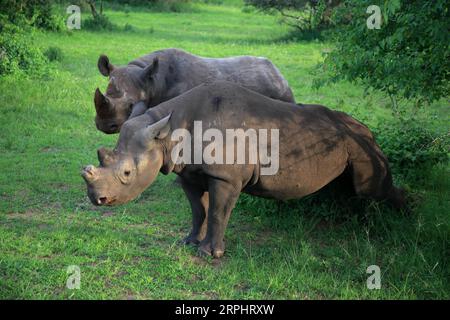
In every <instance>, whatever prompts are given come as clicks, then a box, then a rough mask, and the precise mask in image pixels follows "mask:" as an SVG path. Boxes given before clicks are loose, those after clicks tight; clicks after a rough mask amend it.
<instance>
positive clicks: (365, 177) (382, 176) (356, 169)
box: [350, 142, 408, 211]
mask: <svg viewBox="0 0 450 320" xmlns="http://www.w3.org/2000/svg"><path fill="white" fill-rule="evenodd" d="M358 149H359V150H357V152H356V154H357V157H354V158H353V159H351V160H350V169H351V170H350V171H351V173H352V180H353V186H354V190H355V192H356V194H357V195H359V196H362V197H369V198H372V199H374V200H377V201H387V202H388V203H390V204H391V205H392V206H393V207H394V208H395V209H397V210H406V211H408V209H407V207H406V201H405V191H404V190H403V189H400V188H397V187H396V186H395V185H394V184H393V181H392V175H391V172H390V169H389V164H388V161H387V159H386V157H385V156H384V154H383V153H382V152H381V150H380V149H379V147H378V146H377V145H376V144H375V142H373V145H368V144H362V146H361V145H359V146H358Z"/></svg>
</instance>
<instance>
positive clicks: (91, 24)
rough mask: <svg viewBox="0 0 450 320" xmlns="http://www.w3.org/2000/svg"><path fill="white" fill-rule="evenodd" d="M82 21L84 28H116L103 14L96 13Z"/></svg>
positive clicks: (96, 29) (101, 29)
mask: <svg viewBox="0 0 450 320" xmlns="http://www.w3.org/2000/svg"><path fill="white" fill-rule="evenodd" d="M82 23H83V28H86V29H87V30H94V31H112V30H115V29H117V26H116V25H115V24H113V23H112V22H111V21H110V20H109V19H108V17H107V16H105V15H104V14H98V15H97V16H95V17H92V18H88V19H86V20H84V21H83V22H82Z"/></svg>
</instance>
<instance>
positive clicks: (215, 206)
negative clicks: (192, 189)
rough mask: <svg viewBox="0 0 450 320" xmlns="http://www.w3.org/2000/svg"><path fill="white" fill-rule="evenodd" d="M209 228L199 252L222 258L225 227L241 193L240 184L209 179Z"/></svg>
mask: <svg viewBox="0 0 450 320" xmlns="http://www.w3.org/2000/svg"><path fill="white" fill-rule="evenodd" d="M208 185H209V188H208V189H209V190H208V191H209V210H208V229H207V231H206V237H205V239H203V240H202V241H201V242H200V245H199V248H198V250H199V254H201V255H211V256H213V257H214V258H220V257H222V256H223V254H224V252H225V242H224V236H225V229H226V227H227V224H228V220H229V219H230V215H231V211H232V210H233V208H234V206H235V204H236V201H237V199H238V198H239V194H240V192H241V188H240V186H235V185H233V184H231V183H229V182H226V181H223V180H217V179H212V181H209V184H208Z"/></svg>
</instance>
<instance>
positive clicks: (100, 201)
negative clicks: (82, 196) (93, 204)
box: [97, 197, 108, 204]
mask: <svg viewBox="0 0 450 320" xmlns="http://www.w3.org/2000/svg"><path fill="white" fill-rule="evenodd" d="M107 201H108V198H106V197H100V198H98V200H97V203H98V204H105V203H106V202H107Z"/></svg>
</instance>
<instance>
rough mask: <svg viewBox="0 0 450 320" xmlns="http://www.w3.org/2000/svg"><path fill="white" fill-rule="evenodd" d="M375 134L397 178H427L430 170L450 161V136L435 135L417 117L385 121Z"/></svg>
mask: <svg viewBox="0 0 450 320" xmlns="http://www.w3.org/2000/svg"><path fill="white" fill-rule="evenodd" d="M374 133H375V136H376V139H377V142H378V143H379V145H380V147H381V149H382V150H383V152H384V154H385V155H386V156H387V157H388V159H389V163H390V165H391V168H392V171H393V173H394V175H400V176H401V177H403V178H405V179H414V180H417V179H424V178H426V172H427V170H428V169H430V168H431V167H433V166H435V165H436V164H438V163H446V162H447V161H448V152H449V148H450V143H449V134H448V133H447V134H439V133H436V132H433V131H432V130H430V129H427V126H426V124H425V123H424V121H422V120H419V119H417V118H415V117H409V118H400V119H397V120H394V121H389V122H385V123H383V124H382V125H381V126H379V127H378V128H377V129H376V130H374Z"/></svg>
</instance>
